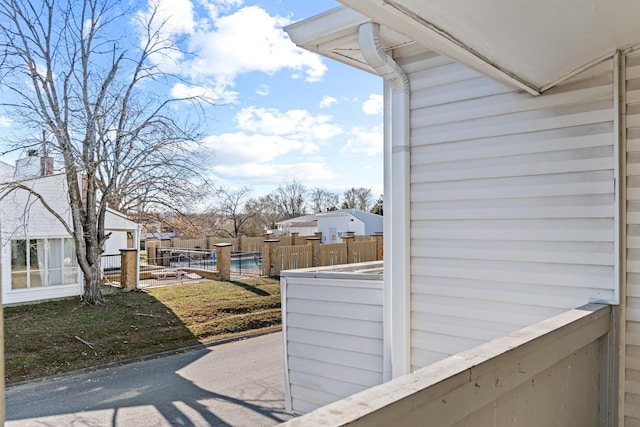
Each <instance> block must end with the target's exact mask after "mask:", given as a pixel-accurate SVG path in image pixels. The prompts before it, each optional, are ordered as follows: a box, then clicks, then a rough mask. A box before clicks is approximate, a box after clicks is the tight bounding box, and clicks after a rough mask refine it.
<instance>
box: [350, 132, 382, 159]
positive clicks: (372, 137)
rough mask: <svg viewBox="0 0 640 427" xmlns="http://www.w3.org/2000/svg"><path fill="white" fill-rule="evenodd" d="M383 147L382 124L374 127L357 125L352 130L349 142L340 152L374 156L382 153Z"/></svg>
mask: <svg viewBox="0 0 640 427" xmlns="http://www.w3.org/2000/svg"><path fill="white" fill-rule="evenodd" d="M382 148H383V135H382V126H375V127H372V128H363V127H355V128H353V129H352V131H351V137H350V138H349V140H348V141H347V144H346V145H345V146H344V147H342V148H341V149H340V152H341V153H353V154H366V155H367V156H373V155H375V154H378V153H381V152H382Z"/></svg>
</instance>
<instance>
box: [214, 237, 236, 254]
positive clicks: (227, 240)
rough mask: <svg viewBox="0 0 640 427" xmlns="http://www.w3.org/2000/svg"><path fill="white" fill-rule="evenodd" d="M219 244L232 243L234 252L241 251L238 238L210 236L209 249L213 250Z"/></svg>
mask: <svg viewBox="0 0 640 427" xmlns="http://www.w3.org/2000/svg"><path fill="white" fill-rule="evenodd" d="M218 243H230V244H231V246H232V247H233V248H232V250H234V251H236V250H239V249H238V247H239V244H238V243H239V242H238V239H236V238H232V237H216V236H209V237H207V246H208V249H213V248H214V246H215V245H217V244H218Z"/></svg>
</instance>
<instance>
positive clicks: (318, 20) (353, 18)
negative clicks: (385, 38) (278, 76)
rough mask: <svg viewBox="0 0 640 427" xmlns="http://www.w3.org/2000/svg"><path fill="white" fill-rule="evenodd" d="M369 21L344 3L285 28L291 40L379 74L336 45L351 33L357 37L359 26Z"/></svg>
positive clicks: (305, 47)
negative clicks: (334, 47)
mask: <svg viewBox="0 0 640 427" xmlns="http://www.w3.org/2000/svg"><path fill="white" fill-rule="evenodd" d="M369 21H371V19H369V18H367V17H366V16H364V15H362V14H360V13H359V12H356V11H355V10H353V9H350V8H348V7H344V6H340V7H337V8H335V9H331V10H328V11H326V12H324V13H321V14H319V15H315V16H312V17H311V18H308V19H304V20H302V21H298V22H296V23H294V24H291V25H288V26H286V27H285V28H284V30H285V31H286V32H287V34H289V38H290V39H291V41H293V42H294V43H295V44H296V45H297V46H299V47H301V48H303V49H306V50H308V51H311V52H314V53H317V54H320V55H322V56H326V57H327V58H331V59H333V60H336V61H338V62H341V63H343V64H347V65H350V66H352V67H355V68H358V69H360V70H363V71H366V72H368V73H374V74H375V72H374V70H373V69H372V68H371V67H370V66H369V65H368V64H366V63H365V62H364V61H360V60H359V59H358V58H354V57H352V56H349V55H344V54H341V53H340V51H339V50H338V49H333V46H335V44H336V41H338V40H341V39H344V38H348V37H355V38H356V39H357V33H358V27H359V26H360V25H361V24H363V23H365V22H369Z"/></svg>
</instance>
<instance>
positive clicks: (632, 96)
mask: <svg viewBox="0 0 640 427" xmlns="http://www.w3.org/2000/svg"><path fill="white" fill-rule="evenodd" d="M625 75H626V79H625V83H626V91H625V97H626V102H627V106H626V107H627V108H626V112H627V115H626V127H627V128H626V147H627V152H626V162H627V188H626V191H627V204H626V205H627V212H626V214H627V228H626V230H627V236H626V237H627V251H626V271H627V275H626V283H627V291H626V302H627V309H626V316H627V318H626V334H625V342H626V346H625V385H624V389H625V395H624V414H625V425H640V54H633V55H629V56H628V57H627V58H626V69H625Z"/></svg>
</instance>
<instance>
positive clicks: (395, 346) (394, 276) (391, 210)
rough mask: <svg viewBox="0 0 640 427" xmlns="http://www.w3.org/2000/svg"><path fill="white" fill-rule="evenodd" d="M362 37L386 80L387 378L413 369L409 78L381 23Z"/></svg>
mask: <svg viewBox="0 0 640 427" xmlns="http://www.w3.org/2000/svg"><path fill="white" fill-rule="evenodd" d="M358 41H359V44H360V51H361V52H362V55H363V56H364V59H365V61H366V62H367V64H369V65H370V66H371V67H372V68H373V69H374V70H375V71H376V73H377V74H378V75H380V76H382V77H383V78H384V82H385V86H384V87H385V94H384V95H385V96H384V98H385V115H384V127H385V132H384V162H385V164H384V199H385V203H384V234H385V237H384V276H383V278H384V293H385V294H384V325H385V326H384V331H385V332H384V334H385V336H384V342H385V344H384V346H385V350H384V351H385V366H384V372H383V380H385V381H386V380H388V379H390V378H396V377H398V376H401V375H405V374H407V373H409V371H410V368H411V340H410V337H411V329H410V326H411V325H410V316H411V305H410V290H411V288H410V280H409V279H410V268H409V267H410V255H411V254H410V244H409V237H410V235H409V221H410V200H409V194H410V193H409V183H410V181H409V166H410V151H411V150H410V139H409V93H410V91H409V78H408V77H407V75H406V73H405V72H404V70H403V69H402V68H401V67H400V66H399V65H398V64H397V63H396V62H395V61H394V60H393V59H392V58H391V57H390V56H389V55H387V54H386V52H385V51H384V48H383V47H382V45H381V44H380V39H379V25H378V24H376V23H373V22H367V23H364V24H362V25H360V27H359V28H358ZM388 97H390V98H391V102H390V105H389V103H388V102H387V101H386V100H387V98H388ZM389 110H390V111H389ZM389 301H390V302H391V304H389Z"/></svg>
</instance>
